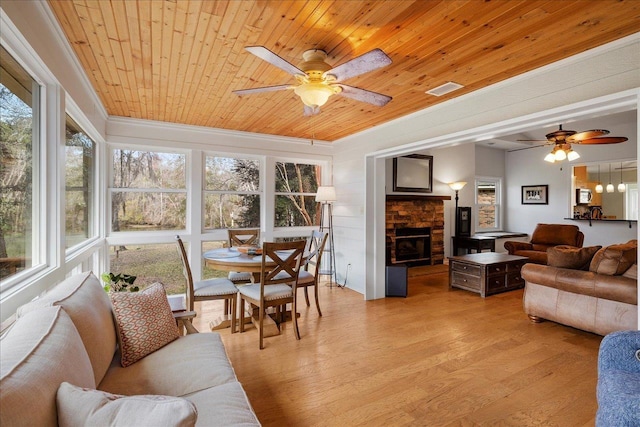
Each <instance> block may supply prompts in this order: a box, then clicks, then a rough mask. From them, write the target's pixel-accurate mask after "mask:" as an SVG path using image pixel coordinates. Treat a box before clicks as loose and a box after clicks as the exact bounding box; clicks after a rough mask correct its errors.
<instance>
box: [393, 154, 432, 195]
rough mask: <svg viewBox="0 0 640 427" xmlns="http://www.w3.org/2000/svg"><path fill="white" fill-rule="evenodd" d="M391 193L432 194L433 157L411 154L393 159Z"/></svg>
mask: <svg viewBox="0 0 640 427" xmlns="http://www.w3.org/2000/svg"><path fill="white" fill-rule="evenodd" d="M393 191H398V192H409V193H431V192H433V156H427V155H425V154H411V155H409V156H402V157H394V158H393Z"/></svg>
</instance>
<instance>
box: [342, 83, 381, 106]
mask: <svg viewBox="0 0 640 427" xmlns="http://www.w3.org/2000/svg"><path fill="white" fill-rule="evenodd" d="M338 86H340V87H341V88H342V91H341V92H339V93H338V95H342V96H346V97H347V98H351V99H355V100H356V101H362V102H366V103H368V104H373V105H377V106H378V107H383V106H385V105H387V103H388V102H389V101H391V100H392V99H393V98H391V97H390V96H387V95H383V94H381V93H377V92H371V91H370V90H364V89H359V88H357V87H353V86H347V85H343V84H341V85H338Z"/></svg>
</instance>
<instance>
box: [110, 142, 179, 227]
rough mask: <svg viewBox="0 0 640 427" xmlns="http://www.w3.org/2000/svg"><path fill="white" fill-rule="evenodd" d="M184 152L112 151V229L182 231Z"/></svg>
mask: <svg viewBox="0 0 640 427" xmlns="http://www.w3.org/2000/svg"><path fill="white" fill-rule="evenodd" d="M185 166H186V155H184V154H176V153H160V152H155V151H136V150H121V149H115V150H113V186H112V188H111V231H113V232H118V231H152V230H184V229H185V228H186V218H187V190H186V173H185Z"/></svg>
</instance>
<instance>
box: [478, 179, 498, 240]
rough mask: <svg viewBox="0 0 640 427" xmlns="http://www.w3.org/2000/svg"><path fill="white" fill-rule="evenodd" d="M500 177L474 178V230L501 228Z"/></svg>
mask: <svg viewBox="0 0 640 427" xmlns="http://www.w3.org/2000/svg"><path fill="white" fill-rule="evenodd" d="M501 182H502V180H501V179H500V178H478V179H476V218H477V219H476V231H479V232H482V231H493V230H501V229H502V224H501V219H500V216H501V215H500V213H501V212H500V191H501V190H500V189H501Z"/></svg>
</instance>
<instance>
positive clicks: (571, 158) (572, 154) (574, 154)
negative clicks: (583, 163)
mask: <svg viewBox="0 0 640 427" xmlns="http://www.w3.org/2000/svg"><path fill="white" fill-rule="evenodd" d="M579 158H580V154H578V153H577V152H575V151H573V150H572V149H571V150H569V152H568V153H567V160H569V161H570V162H572V161H574V160H577V159H579Z"/></svg>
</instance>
